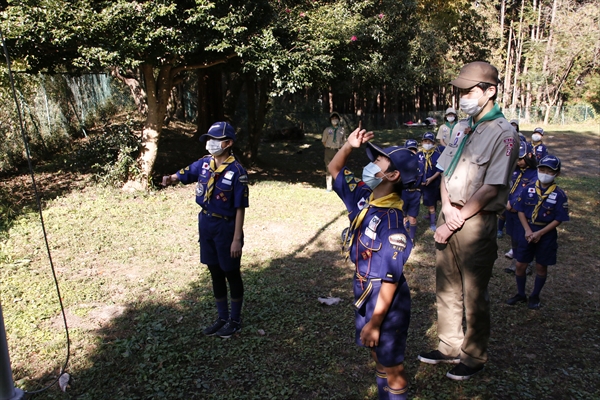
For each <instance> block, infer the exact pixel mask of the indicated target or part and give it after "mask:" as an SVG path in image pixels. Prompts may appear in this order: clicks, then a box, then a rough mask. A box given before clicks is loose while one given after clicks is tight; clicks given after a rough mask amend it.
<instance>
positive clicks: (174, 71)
mask: <svg viewBox="0 0 600 400" xmlns="http://www.w3.org/2000/svg"><path fill="white" fill-rule="evenodd" d="M234 57H237V54H235V53H233V54H229V55H228V56H225V58H222V59H220V60H216V61H213V62H210V63H201V64H191V65H182V66H180V67H176V68H173V69H172V70H171V76H173V77H175V76H177V74H179V73H181V72H183V71H191V70H194V69H201V68H210V67H213V66H215V65H218V64H224V63H226V62H227V61H229V60H230V59H231V58H234Z"/></svg>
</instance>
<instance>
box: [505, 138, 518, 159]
mask: <svg viewBox="0 0 600 400" xmlns="http://www.w3.org/2000/svg"><path fill="white" fill-rule="evenodd" d="M504 145H505V146H506V155H507V156H510V153H512V150H513V147H515V143H514V139H513V138H506V139H504Z"/></svg>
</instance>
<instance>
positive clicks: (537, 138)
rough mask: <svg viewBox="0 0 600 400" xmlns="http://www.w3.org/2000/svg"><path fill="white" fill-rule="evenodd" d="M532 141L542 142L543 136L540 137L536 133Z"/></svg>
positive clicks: (532, 136)
mask: <svg viewBox="0 0 600 400" xmlns="http://www.w3.org/2000/svg"><path fill="white" fill-rule="evenodd" d="M531 140H533V141H534V142H539V141H540V140H542V135H540V134H539V133H534V134H533V135H531Z"/></svg>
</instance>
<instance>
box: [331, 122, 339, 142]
mask: <svg viewBox="0 0 600 400" xmlns="http://www.w3.org/2000/svg"><path fill="white" fill-rule="evenodd" d="M331 127H332V128H333V143H334V144H336V143H337V142H336V141H335V138H336V135H337V131H338V128H339V127H340V123H339V122H338V126H333V125H331Z"/></svg>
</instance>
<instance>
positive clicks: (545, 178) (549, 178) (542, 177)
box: [538, 171, 554, 185]
mask: <svg viewBox="0 0 600 400" xmlns="http://www.w3.org/2000/svg"><path fill="white" fill-rule="evenodd" d="M538 180H539V181H540V182H542V183H543V184H544V185H547V184H549V183H552V182H553V181H554V175H550V174H544V173H542V172H540V171H538Z"/></svg>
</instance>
